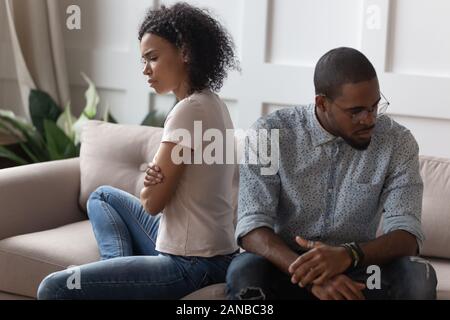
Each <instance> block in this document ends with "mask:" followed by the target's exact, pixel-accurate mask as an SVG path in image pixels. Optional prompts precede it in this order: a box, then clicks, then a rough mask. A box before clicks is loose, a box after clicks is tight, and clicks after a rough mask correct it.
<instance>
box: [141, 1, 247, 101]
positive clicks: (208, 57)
mask: <svg viewBox="0 0 450 320" xmlns="http://www.w3.org/2000/svg"><path fill="white" fill-rule="evenodd" d="M146 33H152V34H155V35H157V36H159V37H162V38H164V39H166V40H167V41H169V42H170V43H172V44H173V45H175V47H177V48H178V49H183V50H185V52H186V55H187V58H188V59H187V60H188V74H189V81H190V83H189V85H190V93H194V92H196V91H201V90H203V89H206V88H209V89H211V90H213V91H219V90H220V88H221V87H222V85H223V81H224V79H225V78H226V76H227V71H228V70H230V69H236V70H239V62H238V61H237V59H236V56H235V53H234V43H233V40H232V39H231V36H230V35H229V34H228V32H227V31H226V30H225V29H224V28H223V27H222V25H221V24H220V23H219V22H218V21H216V20H215V19H214V18H212V17H211V16H210V15H209V13H208V11H206V10H202V9H199V8H196V7H193V6H191V5H189V4H187V3H184V2H179V3H176V4H174V5H173V6H170V7H165V6H162V7H161V8H160V9H155V10H152V9H151V10H149V11H148V13H147V15H146V17H145V19H144V21H143V22H142V24H141V26H140V28H139V36H138V39H139V41H141V40H142V38H143V36H144V35H145V34H146Z"/></svg>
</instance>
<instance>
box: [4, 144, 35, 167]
mask: <svg viewBox="0 0 450 320" xmlns="http://www.w3.org/2000/svg"><path fill="white" fill-rule="evenodd" d="M0 158H6V159H9V160H11V161H14V162H15V163H17V164H19V165H24V164H28V162H27V161H26V160H25V159H23V158H22V157H19V156H18V155H16V154H15V153H14V152H12V151H10V150H8V149H6V148H5V147H3V146H0Z"/></svg>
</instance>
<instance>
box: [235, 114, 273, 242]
mask: <svg viewBox="0 0 450 320" xmlns="http://www.w3.org/2000/svg"><path fill="white" fill-rule="evenodd" d="M261 129H265V130H270V129H268V128H267V126H266V124H265V123H264V122H263V121H259V122H258V123H257V124H255V125H254V126H253V127H252V129H251V130H255V131H258V130H261ZM267 143H268V144H269V145H270V142H267ZM251 146H252V144H251V143H250V147H248V146H247V147H246V148H245V155H246V158H248V154H249V150H250V151H253V152H254V150H252V147H251ZM248 162H249V161H248ZM264 167H266V165H263V164H261V163H260V161H257V164H252V163H244V164H241V165H240V167H239V175H240V177H239V197H238V221H237V226H236V232H235V236H236V240H237V242H238V244H240V240H241V238H242V237H243V236H245V235H246V234H248V233H249V232H250V231H252V230H254V229H257V228H260V227H268V228H271V229H275V222H276V219H277V209H278V199H279V194H280V176H279V175H278V173H275V174H272V175H263V174H261V169H262V168H264Z"/></svg>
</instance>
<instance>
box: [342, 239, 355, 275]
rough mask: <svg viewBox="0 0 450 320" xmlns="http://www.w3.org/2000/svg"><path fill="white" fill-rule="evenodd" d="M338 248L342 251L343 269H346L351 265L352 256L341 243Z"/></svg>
mask: <svg viewBox="0 0 450 320" xmlns="http://www.w3.org/2000/svg"><path fill="white" fill-rule="evenodd" d="M339 248H340V250H341V252H342V260H343V261H344V267H345V269H344V271H346V270H348V269H349V268H351V267H352V266H353V263H354V261H353V256H352V254H351V252H350V250H349V249H348V248H347V247H345V246H343V245H341V246H339Z"/></svg>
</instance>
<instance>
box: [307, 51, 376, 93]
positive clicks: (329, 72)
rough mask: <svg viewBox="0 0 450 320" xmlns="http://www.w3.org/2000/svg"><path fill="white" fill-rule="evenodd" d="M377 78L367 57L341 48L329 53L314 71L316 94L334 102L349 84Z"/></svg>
mask: <svg viewBox="0 0 450 320" xmlns="http://www.w3.org/2000/svg"><path fill="white" fill-rule="evenodd" d="M376 76H377V73H376V71H375V68H374V67H373V65H372V63H371V62H370V61H369V59H367V57H366V56H365V55H364V54H362V53H361V52H359V51H358V50H356V49H353V48H347V47H341V48H336V49H333V50H330V51H328V52H327V53H325V54H324V55H323V56H322V57H321V58H320V59H319V61H318V62H317V65H316V68H315V70H314V87H315V89H316V94H324V95H325V96H327V97H328V98H329V99H331V100H334V99H336V98H338V97H339V96H340V95H341V94H342V90H341V89H342V86H343V85H344V84H347V83H358V82H362V81H369V80H372V79H374V78H375V77H376Z"/></svg>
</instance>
